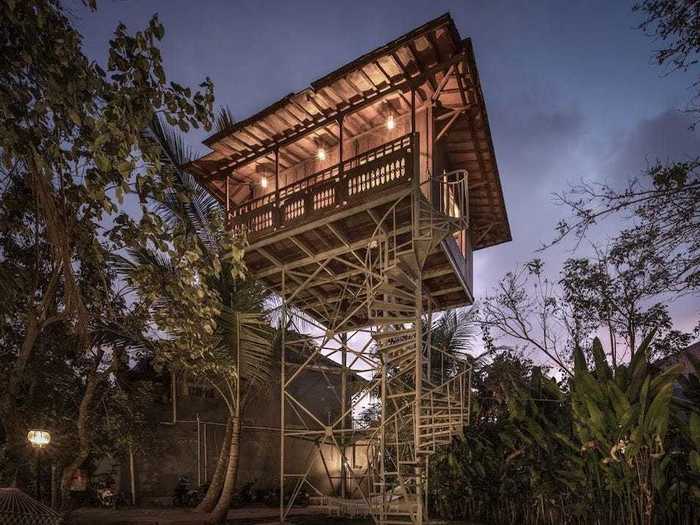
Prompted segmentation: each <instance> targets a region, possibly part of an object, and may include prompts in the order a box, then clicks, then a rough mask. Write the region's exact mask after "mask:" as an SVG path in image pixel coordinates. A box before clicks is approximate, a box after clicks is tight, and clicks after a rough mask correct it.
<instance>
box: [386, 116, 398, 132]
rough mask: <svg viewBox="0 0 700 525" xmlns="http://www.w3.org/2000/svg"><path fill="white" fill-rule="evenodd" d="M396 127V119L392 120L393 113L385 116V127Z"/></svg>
mask: <svg viewBox="0 0 700 525" xmlns="http://www.w3.org/2000/svg"><path fill="white" fill-rule="evenodd" d="M395 127H396V121H395V120H394V115H389V116H388V117H387V118H386V129H394V128H395Z"/></svg>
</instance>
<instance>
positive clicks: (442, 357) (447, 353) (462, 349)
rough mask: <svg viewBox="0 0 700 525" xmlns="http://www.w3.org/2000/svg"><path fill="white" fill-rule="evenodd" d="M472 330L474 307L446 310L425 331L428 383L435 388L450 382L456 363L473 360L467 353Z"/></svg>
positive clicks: (470, 343)
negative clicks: (426, 332) (426, 331)
mask: <svg viewBox="0 0 700 525" xmlns="http://www.w3.org/2000/svg"><path fill="white" fill-rule="evenodd" d="M476 331H477V323H476V309H475V308H469V309H456V310H448V311H447V312H445V313H443V314H442V315H441V316H440V317H439V318H438V319H436V320H435V321H433V323H432V326H431V327H430V332H429V337H430V345H431V352H430V354H429V363H428V364H429V375H428V378H429V380H430V381H431V382H432V383H434V384H436V385H437V384H441V383H443V382H444V381H446V380H448V379H450V377H452V376H453V375H454V374H455V373H456V372H457V368H458V366H459V364H460V363H465V362H468V363H473V362H475V361H476V359H475V358H474V357H472V356H471V354H470V353H469V351H470V350H471V349H472V347H473V344H472V342H473V340H474V337H475V336H476ZM427 336H428V334H426V337H427ZM477 359H478V358H477Z"/></svg>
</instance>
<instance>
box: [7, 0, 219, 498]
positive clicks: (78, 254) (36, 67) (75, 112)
mask: <svg viewBox="0 0 700 525" xmlns="http://www.w3.org/2000/svg"><path fill="white" fill-rule="evenodd" d="M88 8H89V9H94V8H95V5H94V2H88ZM0 35H2V36H1V37H0V42H1V43H2V44H1V45H2V59H1V61H0V64H1V66H0V67H2V74H1V75H0V115H2V117H0V166H1V171H0V197H1V200H0V213H2V214H3V220H2V228H1V229H0V268H1V270H0V281H1V282H2V284H0V287H1V288H2V289H3V290H6V291H9V293H8V294H7V295H6V296H3V302H2V304H1V305H0V308H1V309H2V310H1V311H0V315H1V317H0V318H1V319H2V325H1V326H0V337H2V338H3V343H5V344H3V360H2V371H1V372H2V380H3V388H2V389H0V420H1V421H2V426H3V430H4V434H5V438H6V440H7V441H8V443H9V444H10V449H11V451H14V452H11V454H16V453H17V452H18V451H20V450H21V445H20V444H21V442H22V440H23V439H24V435H26V428H25V427H26V424H27V422H26V419H25V418H24V417H23V414H24V411H25V410H29V411H30V412H32V410H31V409H30V407H28V406H27V405H25V403H26V401H27V397H26V394H27V391H28V389H31V388H32V385H33V384H35V380H34V377H33V375H32V374H31V373H30V372H31V371H33V366H34V364H35V363H39V362H41V361H43V360H45V358H46V357H47V356H45V355H42V354H41V353H39V354H38V353H37V350H42V352H54V351H56V352H57V354H56V355H55V356H52V359H53V360H54V362H63V361H65V360H67V362H68V363H71V368H72V371H73V376H72V379H69V378H71V375H70V374H69V373H68V372H69V371H70V370H67V369H66V379H67V383H70V384H71V385H72V386H71V388H74V390H73V391H72V392H73V393H74V394H76V395H77V397H74V399H77V400H80V401H79V407H78V412H77V414H76V415H75V419H76V420H77V427H78V428H77V429H76V431H77V434H78V438H77V439H78V442H79V446H78V447H73V451H72V452H73V454H74V455H73V456H72V457H71V458H67V461H68V466H67V468H66V469H65V470H64V473H63V480H64V488H65V486H66V483H67V480H68V479H70V474H71V472H70V470H71V469H72V468H74V467H76V466H79V465H80V464H81V462H82V461H84V458H85V457H87V456H86V454H87V453H89V450H90V448H91V446H92V437H91V426H90V424H89V423H90V421H91V420H92V419H93V417H94V415H95V407H97V406H98V404H97V403H96V401H97V400H98V399H100V397H101V395H102V394H103V393H104V388H105V386H104V385H105V381H107V380H108V379H109V378H110V377H113V374H114V372H115V370H116V367H117V366H118V363H119V362H122V361H120V360H119V359H116V357H117V356H118V355H119V353H120V348H126V347H122V346H121V345H122V343H120V342H118V341H112V342H107V341H106V340H105V339H103V336H105V334H112V335H114V334H115V331H114V330H108V331H107V332H105V331H104V330H103V328H104V327H105V326H109V325H118V324H121V323H122V322H127V318H128V317H129V316H130V315H131V314H130V313H129V312H128V311H127V310H125V303H124V302H123V298H121V297H120V294H119V293H117V292H116V291H115V290H113V289H112V285H113V280H112V277H111V276H110V275H109V273H108V272H107V271H106V269H105V267H106V264H105V261H106V259H107V256H108V254H110V253H113V252H115V251H117V250H120V249H123V248H124V247H139V246H144V245H152V246H158V247H160V249H162V250H166V251H167V250H168V249H169V239H168V237H167V230H165V229H164V228H163V224H162V221H161V220H160V218H159V216H158V215H157V214H156V213H154V212H153V211H152V210H151V209H149V207H148V206H146V203H147V201H148V199H149V198H152V197H155V196H159V195H162V194H163V191H164V188H167V187H168V186H169V180H168V177H169V174H168V173H167V172H165V171H163V170H161V169H160V149H159V148H157V147H156V146H155V145H154V144H153V142H152V141H151V140H149V139H148V137H146V136H144V134H143V130H144V129H145V128H146V127H147V126H148V124H149V123H150V121H151V119H152V118H153V116H154V115H155V114H160V115H162V116H163V118H165V119H167V120H168V121H169V122H171V123H172V124H173V125H178V126H179V127H180V128H182V129H185V130H186V129H189V128H190V127H200V126H204V127H208V126H210V125H211V106H212V102H213V92H212V89H213V88H212V85H211V82H210V81H209V80H206V81H205V82H203V83H202V85H201V86H200V87H201V88H202V90H201V91H197V92H192V90H191V89H190V88H187V87H184V86H181V85H179V84H177V83H175V82H167V80H166V76H165V72H164V69H163V66H162V61H161V55H160V51H159V49H158V47H157V45H158V42H159V41H160V40H161V39H162V38H163V35H164V29H163V26H162V24H161V23H160V22H159V20H158V18H157V17H156V16H154V17H153V18H152V19H151V20H150V22H149V23H148V26H147V27H146V28H145V29H144V30H143V31H139V32H136V33H134V34H130V33H129V32H128V31H127V28H126V27H125V26H124V25H123V24H119V25H118V26H117V28H116V30H115V32H114V36H113V39H112V40H111V41H110V46H109V52H108V57H107V59H106V60H105V65H104V69H103V67H102V66H100V65H99V64H98V63H96V62H92V61H90V60H89V59H88V58H87V57H86V56H85V55H84V54H83V52H82V48H81V47H82V37H81V35H80V34H79V33H78V32H77V31H76V30H75V28H74V27H73V26H72V24H71V22H70V20H69V18H68V17H67V16H66V14H65V12H64V9H63V5H62V3H61V2H59V1H57V0H32V1H27V2H13V1H10V2H3V3H2V4H1V5H0ZM127 202H128V204H129V206H132V207H133V206H136V207H138V205H139V204H140V205H141V209H140V212H139V214H137V215H136V216H134V214H131V213H129V209H130V208H129V207H128V206H127ZM111 304H112V305H114V307H113V308H105V306H106V305H111ZM132 313H133V312H132ZM137 317H138V315H137ZM55 331H58V332H59V333H61V334H62V335H65V339H64V340H63V345H59V344H57V342H56V341H53V340H50V338H51V337H52V336H55V335H56V332H55ZM119 366H121V365H119ZM54 406H56V408H57V409H58V406H57V405H54ZM34 408H36V407H34ZM72 416H73V413H71V412H68V413H64V414H61V417H65V418H66V419H68V418H70V417H72ZM86 451H88V452H86Z"/></svg>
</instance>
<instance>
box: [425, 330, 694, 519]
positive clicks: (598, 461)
mask: <svg viewBox="0 0 700 525" xmlns="http://www.w3.org/2000/svg"><path fill="white" fill-rule="evenodd" d="M652 340H653V334H650V335H649V336H648V337H647V338H646V339H645V340H644V341H643V342H642V344H641V345H640V347H639V349H638V350H637V351H636V352H635V354H634V357H633V359H632V360H631V362H630V363H629V364H627V365H618V367H617V368H616V369H615V370H613V369H611V368H610V367H609V366H608V363H607V361H606V359H605V354H604V352H603V348H602V345H601V343H600V341H599V340H598V339H594V341H593V343H592V345H591V348H590V349H587V350H589V352H588V353H589V354H590V355H592V359H591V364H590V366H589V364H588V363H587V361H586V358H585V356H584V352H583V350H582V349H581V348H577V349H575V351H574V368H573V375H572V376H571V377H570V378H567V379H565V380H564V381H557V380H555V379H554V378H552V377H548V376H547V374H545V373H543V371H542V370H541V369H540V368H538V367H534V366H532V363H530V362H529V361H527V360H526V359H523V358H522V357H519V356H518V355H516V354H513V353H503V354H500V355H499V356H497V357H496V358H495V359H494V360H493V361H492V362H491V363H490V364H488V365H485V366H483V367H482V368H481V369H480V370H479V371H478V374H477V379H476V380H475V382H474V384H475V386H476V388H477V389H478V391H479V395H478V401H475V403H477V404H476V405H475V406H474V407H473V413H475V414H476V418H475V419H474V420H473V421H472V422H471V425H470V426H469V427H468V428H467V429H465V433H464V436H463V437H462V438H460V439H457V440H455V442H454V443H453V445H452V447H451V448H450V449H449V450H447V451H445V452H444V453H442V454H441V455H439V456H437V457H435V458H434V459H431V471H430V482H429V483H430V484H429V491H430V495H431V502H432V509H431V511H432V512H433V513H434V514H438V515H441V516H443V517H446V518H451V519H471V520H475V521H481V522H485V523H499V524H501V523H544V524H550V523H551V524H555V523H556V524H560V523H571V524H584V523H629V524H635V525H636V524H640V525H647V524H653V523H669V524H670V523H674V524H676V523H697V520H698V519H700V514H699V513H698V504H699V503H700V498H699V496H700V477H699V476H698V473H699V472H700V469H698V466H700V465H699V464H698V463H699V461H698V460H699V459H700V456H699V455H698V445H700V412H699V411H698V407H699V406H700V404H699V403H698V400H699V399H700V398H699V394H700V389H699V388H698V387H699V386H700V382H699V381H698V376H697V375H692V374H691V375H689V376H681V375H680V373H681V366H680V365H672V366H667V367H660V366H655V365H654V364H652V363H651V362H650V361H649V357H648V356H649V352H650V348H651V343H652ZM697 372H700V369H698V368H697V367H696V373H697Z"/></svg>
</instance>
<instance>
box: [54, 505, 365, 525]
mask: <svg viewBox="0 0 700 525" xmlns="http://www.w3.org/2000/svg"><path fill="white" fill-rule="evenodd" d="M278 516H279V514H278V510H277V509H276V508H272V507H245V508H242V509H233V510H231V511H230V512H229V514H228V521H227V523H229V524H230V525H263V524H271V523H274V524H279V521H278ZM287 521H288V522H289V523H291V524H294V525H302V524H303V525H307V524H308V525H325V524H327V523H334V524H335V523H337V524H341V525H369V524H370V521H369V520H350V519H343V518H338V517H328V516H326V515H323V514H319V513H318V512H314V511H313V510H312V509H308V508H304V507H299V508H294V509H292V510H291V511H290V513H289V515H288V519H287ZM67 523H68V524H69V525H202V524H203V520H202V515H201V514H198V513H196V512H194V511H192V510H189V509H156V508H152V509H119V510H111V509H99V508H83V509H77V510H75V511H73V512H72V513H71V515H70V516H69V518H68V520H67Z"/></svg>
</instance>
